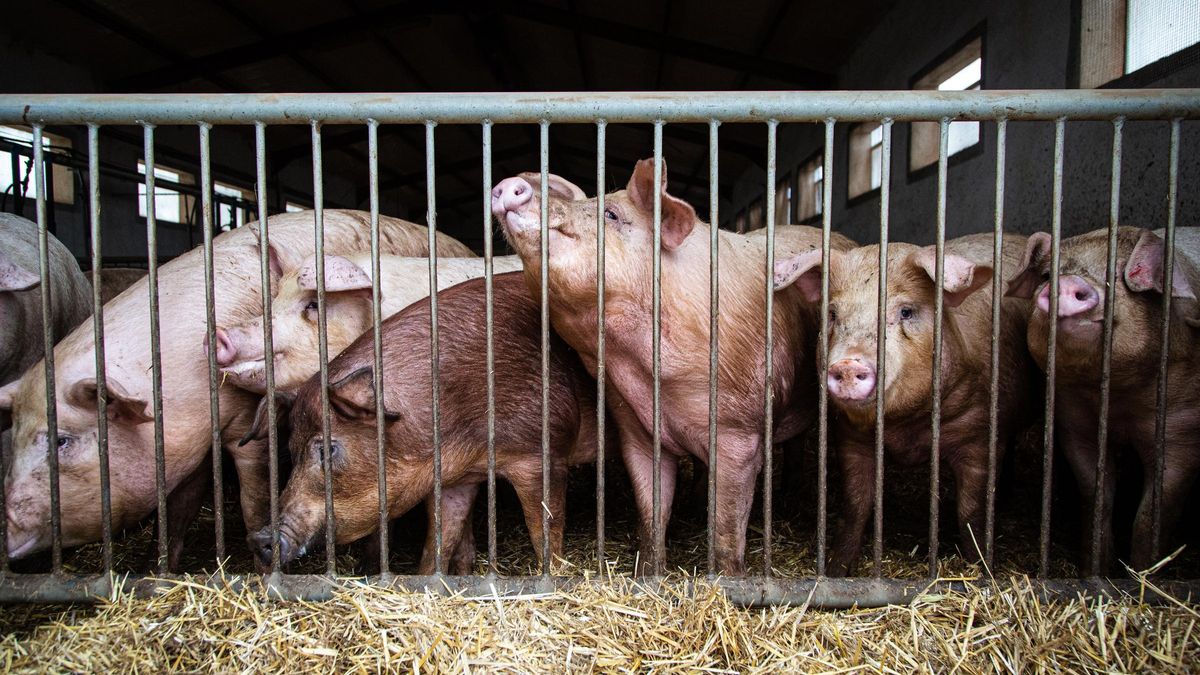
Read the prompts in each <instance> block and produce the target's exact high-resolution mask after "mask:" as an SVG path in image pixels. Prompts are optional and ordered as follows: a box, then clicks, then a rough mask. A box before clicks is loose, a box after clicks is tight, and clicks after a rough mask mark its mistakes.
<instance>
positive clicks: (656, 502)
mask: <svg viewBox="0 0 1200 675" xmlns="http://www.w3.org/2000/svg"><path fill="white" fill-rule="evenodd" d="M662 133H663V121H662V120H656V121H655V122H654V188H653V189H654V251H653V254H652V257H653V270H652V271H651V273H652V275H653V279H652V283H653V286H654V288H653V295H654V300H653V312H652V313H653V317H652V318H651V323H652V324H653V325H652V328H651V331H652V336H651V350H652V354H651V358H652V368H653V377H654V385H653V410H652V414H653V416H654V423H653V426H654V433H653V436H654V438H653V443H654V445H653V464H654V469H653V471H654V481H653V482H654V485H653V487H652V494H651V497H652V499H651V503H652V506H653V514H652V516H651V521H650V529H651V532H652V534H653V537H654V574H655V576H658V575H661V574H662V570H663V554H664V549H665V537H664V536H663V529H664V528H665V527H666V523H664V522H662V513H661V511H662V509H661V504H662V476H661V475H660V474H661V473H662V187H661V186H662V175H663V174H662Z"/></svg>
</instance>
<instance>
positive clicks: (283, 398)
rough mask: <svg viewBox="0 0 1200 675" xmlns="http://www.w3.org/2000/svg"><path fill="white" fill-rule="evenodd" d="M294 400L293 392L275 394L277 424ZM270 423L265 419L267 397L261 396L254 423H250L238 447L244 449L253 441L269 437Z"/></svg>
mask: <svg viewBox="0 0 1200 675" xmlns="http://www.w3.org/2000/svg"><path fill="white" fill-rule="evenodd" d="M295 400H296V394H295V393H293V392H283V391H277V392H275V421H276V422H278V421H279V420H280V419H281V418H282V417H284V416H286V415H287V414H288V411H289V410H291V408H292V403H293V402H294V401H295ZM269 429H270V423H269V420H268V419H267V397H266V396H263V397H262V398H260V399H259V400H258V410H255V411H254V421H253V422H251V423H250V428H249V429H247V430H246V434H245V435H244V436H242V438H241V440H239V441H238V447H239V448H240V447H244V446H246V445H249V444H250V443H253V442H254V441H261V440H263V439H265V438H267V436H269V435H270V432H269Z"/></svg>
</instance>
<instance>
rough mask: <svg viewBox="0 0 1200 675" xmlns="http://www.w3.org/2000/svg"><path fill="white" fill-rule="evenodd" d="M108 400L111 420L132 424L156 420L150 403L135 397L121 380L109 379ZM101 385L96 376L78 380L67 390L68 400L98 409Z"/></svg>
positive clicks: (76, 404) (107, 386) (87, 407)
mask: <svg viewBox="0 0 1200 675" xmlns="http://www.w3.org/2000/svg"><path fill="white" fill-rule="evenodd" d="M105 388H106V389H107V394H108V396H107V400H108V407H107V411H108V417H109V419H111V420H114V421H117V420H120V421H122V422H128V423H130V424H145V423H146V422H153V421H154V414H153V411H152V409H151V408H150V404H149V403H147V402H146V401H143V400H142V399H139V398H134V397H133V396H132V395H130V394H129V392H128V391H126V389H125V387H123V386H121V383H120V382H117V381H116V380H114V379H111V378H110V379H109V380H108V381H107V382H106V383H105ZM98 393H99V386H98V385H97V384H96V380H95V378H90V377H89V378H86V379H83V380H78V381H77V382H75V384H73V385H71V388H70V389H69V390H68V391H67V402H68V403H70V404H71V405H73V406H75V407H77V408H84V409H92V410H94V409H96V408H97V406H98V405H99V403H97V395H98Z"/></svg>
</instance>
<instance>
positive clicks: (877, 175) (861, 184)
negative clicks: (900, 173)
mask: <svg viewBox="0 0 1200 675" xmlns="http://www.w3.org/2000/svg"><path fill="white" fill-rule="evenodd" d="M882 184H883V126H882V125H880V124H878V123H871V124H860V125H858V126H856V127H854V128H853V129H851V130H850V198H851V199H853V198H855V197H858V196H860V195H864V194H866V193H868V192H870V191H871V190H877V189H879V186H880V185H882Z"/></svg>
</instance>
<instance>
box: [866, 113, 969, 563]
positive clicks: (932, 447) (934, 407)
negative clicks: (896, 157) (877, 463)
mask: <svg viewBox="0 0 1200 675" xmlns="http://www.w3.org/2000/svg"><path fill="white" fill-rule="evenodd" d="M949 137H950V119H949V118H947V117H943V118H942V120H941V124H940V126H939V127H938V164H937V167H938V171H937V174H938V187H937V234H936V236H937V239H936V240H935V242H934V247H935V252H936V255H935V257H936V262H935V265H934V279H933V286H934V288H935V289H936V291H935V292H934V294H933V372H932V373H930V380H931V382H930V385H931V386H930V396H929V399H930V400H929V403H930V413H929V418H930V419H929V576H930V577H937V575H938V544H939V541H938V534H939V533H938V518H939V516H940V513H941V508H940V507H941V501H940V497H941V487H942V471H941V469H942V464H941V460H942V452H941V450H942V320H943V318H944V317H945V311H946V310H945V299H944V297H943V296H944V295H945V294H944V293H943V292H942V289H943V288H945V283H946V164H947V162H946V159H947V157H948V156H949V153H948V151H947V144H948V142H949ZM881 386H882V383H881ZM882 391H883V390H882V389H878V390H877V392H878V394H877V395H879V394H882ZM964 545H965V542H964Z"/></svg>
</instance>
